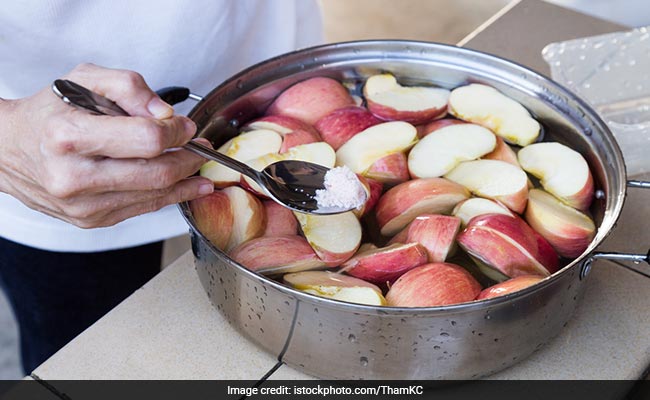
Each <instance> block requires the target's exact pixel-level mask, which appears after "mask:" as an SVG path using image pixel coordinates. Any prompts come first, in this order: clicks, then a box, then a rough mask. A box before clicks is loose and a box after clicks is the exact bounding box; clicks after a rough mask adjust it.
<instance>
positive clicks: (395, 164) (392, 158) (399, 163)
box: [364, 152, 411, 186]
mask: <svg viewBox="0 0 650 400" xmlns="http://www.w3.org/2000/svg"><path fill="white" fill-rule="evenodd" d="M364 175H365V176H366V177H368V178H372V179H375V180H377V181H379V182H382V183H384V184H386V185H388V186H395V185H398V184H400V183H402V182H406V181H408V180H409V179H410V178H411V176H410V174H409V169H408V158H407V157H406V154H404V153H402V152H397V153H393V154H389V155H387V156H385V157H382V158H380V159H379V160H377V161H375V162H374V163H373V164H372V165H371V166H370V168H368V171H366V172H365V173H364Z"/></svg>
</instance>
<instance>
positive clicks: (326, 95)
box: [266, 77, 355, 125]
mask: <svg viewBox="0 0 650 400" xmlns="http://www.w3.org/2000/svg"><path fill="white" fill-rule="evenodd" d="M352 105H355V103H354V99H353V98H352V97H351V96H350V93H349V92H348V90H347V89H346V88H345V87H344V86H343V85H341V83H340V82H339V81H337V80H335V79H331V78H327V77H315V78H310V79H307V80H304V81H302V82H298V83H296V84H295V85H293V86H291V87H289V88H288V89H286V90H285V91H284V92H282V93H281V94H280V95H279V96H278V97H277V98H276V99H275V100H274V101H273V103H272V104H271V105H270V106H269V108H268V110H266V114H267V115H284V116H287V117H291V118H295V119H298V120H300V121H302V122H305V123H307V124H310V125H313V124H314V123H316V121H318V120H319V119H321V118H322V117H324V116H326V115H327V114H329V113H331V112H332V111H334V110H336V109H339V108H343V107H347V106H352Z"/></svg>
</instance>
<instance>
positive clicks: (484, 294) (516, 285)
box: [476, 275, 544, 300]
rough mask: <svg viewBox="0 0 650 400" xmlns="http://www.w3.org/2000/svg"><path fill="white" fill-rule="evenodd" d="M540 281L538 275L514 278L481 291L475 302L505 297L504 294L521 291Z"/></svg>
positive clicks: (540, 277) (541, 277) (540, 278)
mask: <svg viewBox="0 0 650 400" xmlns="http://www.w3.org/2000/svg"><path fill="white" fill-rule="evenodd" d="M542 279H544V277H543V276H539V275H521V276H518V277H516V278H511V279H508V280H506V281H504V282H501V283H497V284H496V285H494V286H490V287H489V288H486V289H483V290H482V291H481V293H480V294H479V295H478V297H477V298H476V300H484V299H491V298H493V297H498V296H505V295H506V294H510V293H514V292H518V291H520V290H521V289H525V288H527V287H529V286H533V285H534V284H536V283H537V282H539V281H541V280H542Z"/></svg>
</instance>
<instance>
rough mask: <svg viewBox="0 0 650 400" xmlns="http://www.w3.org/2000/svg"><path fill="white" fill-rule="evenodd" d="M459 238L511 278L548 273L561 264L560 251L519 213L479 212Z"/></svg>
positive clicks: (488, 263) (476, 254) (470, 249)
mask: <svg viewBox="0 0 650 400" xmlns="http://www.w3.org/2000/svg"><path fill="white" fill-rule="evenodd" d="M506 238H507V239H506ZM456 240H457V242H458V244H459V245H460V246H461V247H462V248H463V249H464V250H465V251H466V252H468V253H469V254H470V255H471V256H473V257H476V258H478V259H480V260H482V261H483V262H484V263H485V264H487V265H489V266H491V267H492V268H494V269H496V270H498V271H499V272H501V273H502V274H504V275H506V276H508V277H510V278H515V277H517V276H520V275H545V276H546V275H550V274H552V273H554V272H555V271H557V270H558V268H559V260H558V255H557V253H556V252H555V250H554V249H553V247H551V245H550V244H549V243H548V241H546V239H544V238H543V237H542V236H541V235H540V234H538V233H537V232H535V231H534V230H533V228H531V227H530V226H529V225H528V224H527V223H526V222H525V221H524V220H523V219H521V218H519V217H518V216H508V215H503V214H485V215H479V216H476V217H474V218H472V219H471V220H470V221H469V224H468V225H467V228H465V230H463V231H462V232H461V233H460V234H459V235H458V237H457V238H456ZM513 243H516V244H513ZM522 249H523V250H522ZM526 252H527V253H528V254H526ZM534 263H537V265H535V264H534Z"/></svg>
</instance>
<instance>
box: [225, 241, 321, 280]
mask: <svg viewBox="0 0 650 400" xmlns="http://www.w3.org/2000/svg"><path fill="white" fill-rule="evenodd" d="M229 255H230V258H232V259H233V260H234V261H236V262H238V263H239V264H241V265H243V266H244V267H246V268H248V269H249V270H251V271H255V272H259V273H261V274H266V275H277V274H282V273H286V272H298V271H308V270H313V269H319V268H325V263H324V262H323V261H321V260H320V259H319V258H318V256H317V255H316V253H314V250H313V249H312V248H311V246H310V245H309V243H307V240H306V239H305V238H303V237H302V236H298V235H284V236H263V237H259V238H255V239H252V240H249V241H248V242H246V243H242V244H241V245H239V246H237V247H235V248H234V249H232V250H231V251H230V254H229Z"/></svg>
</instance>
